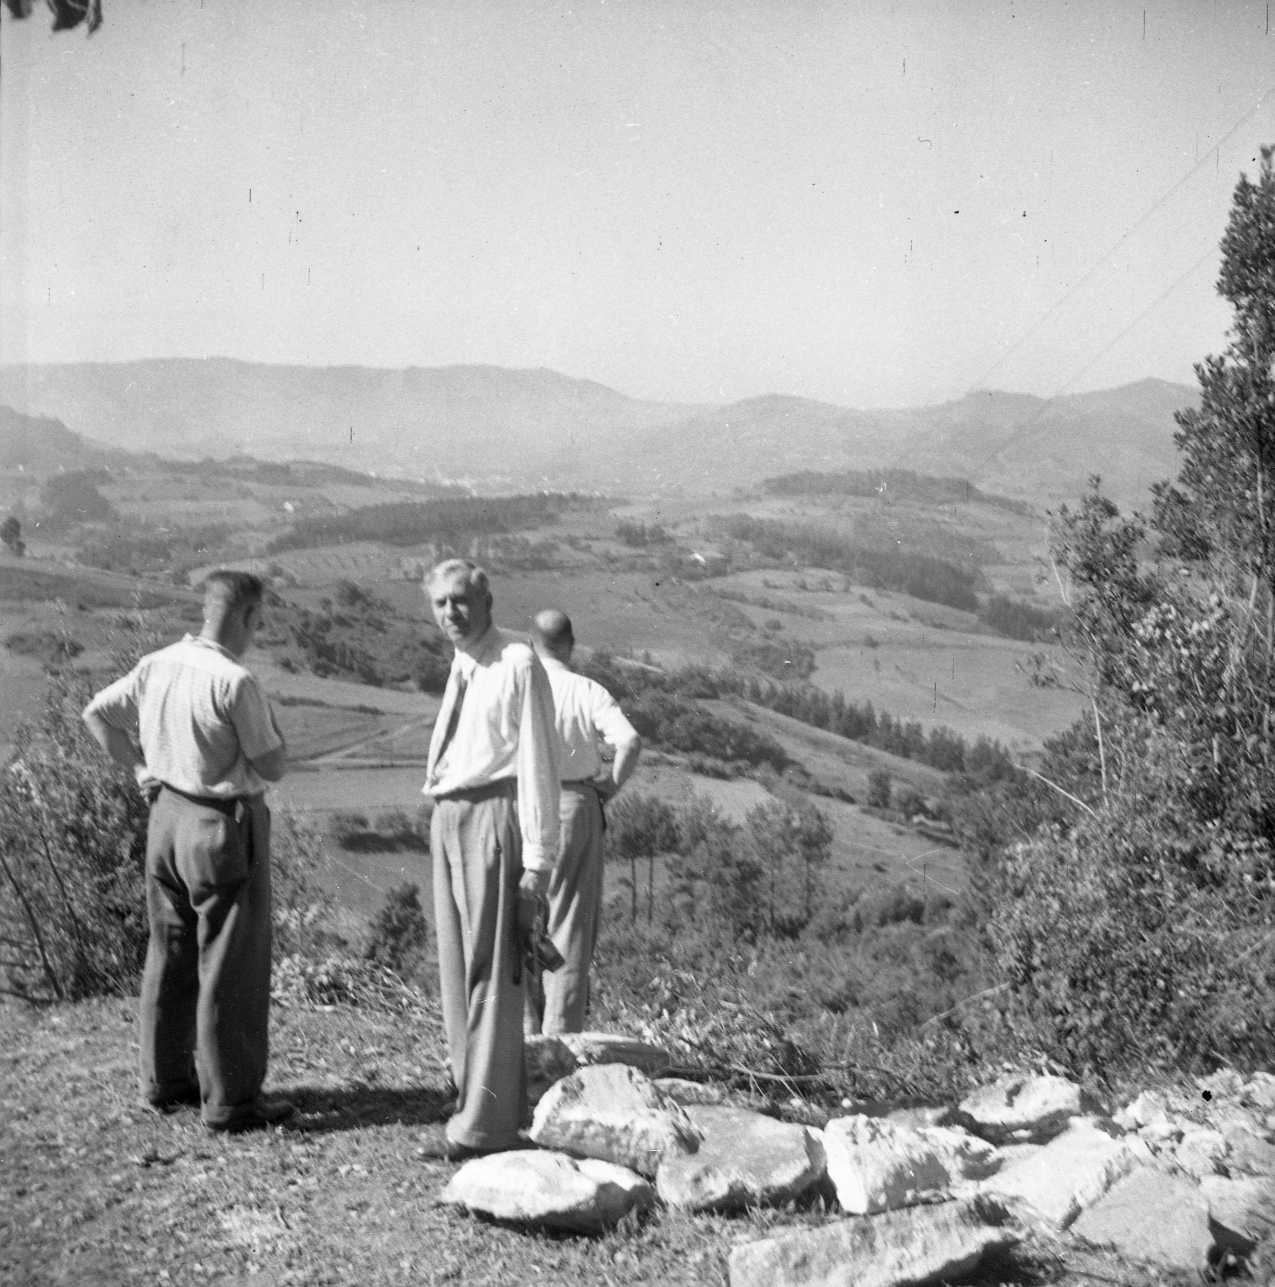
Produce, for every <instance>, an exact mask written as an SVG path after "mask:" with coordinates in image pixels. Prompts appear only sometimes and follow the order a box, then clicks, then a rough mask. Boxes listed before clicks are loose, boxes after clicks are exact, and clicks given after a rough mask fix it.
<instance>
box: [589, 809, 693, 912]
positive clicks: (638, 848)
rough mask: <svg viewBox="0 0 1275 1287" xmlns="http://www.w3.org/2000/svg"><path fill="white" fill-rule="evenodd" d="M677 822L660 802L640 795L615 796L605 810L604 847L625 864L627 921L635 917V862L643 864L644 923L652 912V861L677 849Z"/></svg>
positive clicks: (636, 879) (653, 872)
mask: <svg viewBox="0 0 1275 1287" xmlns="http://www.w3.org/2000/svg"><path fill="white" fill-rule="evenodd" d="M677 840H678V835H677V823H676V820H675V815H674V813H673V810H672V809H671V808H669V806H668V805H667V804H665V803H664V801H663V800H657V799H656V798H655V797H654V796H649V795H642V794H640V793H634V794H625V795H622V796H619V797H618V798H617V799H616V800H615V801H614V803H612V804H611V805H609V806H608V808H607V844H608V846H609V848H610V850H611V853H612V854H613V855H614V856H615V857H616V858H618V859H620V860H621V861H623V862H627V863H628V865H629V879H628V884H629V919H630V920H633V921H635V920H637V916H638V862H639V860H641V859H642V858H645V859H646V862H647V873H646V901H647V920H648V922H649V921H650V920H651V919H652V917H653V916H654V909H655V859H656V858H657V857H658V856H659V855H660V854H663V853H668V852H670V851H671V850H673V849H675V848H676V847H677Z"/></svg>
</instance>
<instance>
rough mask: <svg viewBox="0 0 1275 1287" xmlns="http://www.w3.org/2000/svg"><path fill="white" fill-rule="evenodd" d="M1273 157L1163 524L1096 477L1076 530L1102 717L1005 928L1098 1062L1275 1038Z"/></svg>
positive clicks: (1081, 620)
mask: <svg viewBox="0 0 1275 1287" xmlns="http://www.w3.org/2000/svg"><path fill="white" fill-rule="evenodd" d="M1271 161H1272V151H1271V149H1269V148H1267V149H1263V152H1262V160H1261V168H1260V171H1259V175H1258V178H1257V180H1256V182H1253V181H1250V180H1248V179H1247V178H1241V179H1240V181H1239V184H1238V186H1237V188H1236V190H1235V199H1234V203H1233V206H1232V210H1231V215H1230V220H1229V223H1228V226H1227V229H1226V233H1225V236H1224V237H1223V240H1222V269H1221V273H1220V276H1219V280H1218V289H1219V291H1220V292H1221V294H1222V295H1223V296H1224V297H1225V298H1226V299H1227V300H1228V301H1229V302H1230V303H1231V305H1232V307H1233V309H1234V321H1233V325H1232V327H1231V330H1230V332H1229V344H1228V345H1227V348H1226V350H1225V351H1224V353H1223V354H1222V355H1220V356H1215V357H1209V358H1207V359H1205V360H1204V361H1203V362H1202V363H1200V364H1198V365H1197V367H1196V374H1197V377H1198V379H1199V382H1200V389H1201V405H1200V408H1199V410H1198V411H1184V412H1181V413H1180V414H1179V415H1178V416H1177V423H1178V433H1177V436H1176V440H1177V444H1178V448H1179V451H1180V453H1181V461H1180V469H1179V473H1178V476H1177V478H1176V480H1174V481H1173V482H1171V483H1165V484H1162V485H1161V486H1159V487H1158V488H1156V489H1155V493H1154V507H1153V512H1152V515H1151V516H1150V518H1149V519H1142V518H1139V517H1137V516H1134V517H1132V518H1127V517H1125V516H1123V515H1122V514H1121V513H1120V512H1119V510H1118V509H1117V508H1116V506H1115V505H1114V504H1113V503H1112V502H1111V501H1110V500H1108V499H1107V498H1106V497H1104V496H1103V495H1102V494H1101V492H1100V491H1099V489H1098V486H1097V480H1095V482H1094V486H1093V487H1092V488H1091V490H1090V492H1089V494H1088V495H1087V496H1085V497H1084V499H1083V500H1082V501H1081V503H1080V505H1079V506H1078V507H1077V508H1076V509H1075V510H1067V509H1064V510H1063V511H1062V513H1061V514H1060V518H1059V523H1058V526H1057V530H1056V535H1055V550H1054V556H1055V559H1056V560H1057V562H1058V564H1059V566H1060V568H1061V569H1062V571H1063V572H1064V573H1065V574H1066V575H1067V577H1069V579H1070V582H1071V586H1072V609H1073V611H1072V621H1071V623H1070V625H1069V626H1068V628H1067V629H1066V631H1065V632H1064V633H1065V638H1066V639H1067V641H1068V643H1069V646H1070V647H1071V649H1072V652H1073V655H1074V656H1075V657H1076V658H1077V660H1078V661H1079V662H1080V664H1081V670H1082V674H1083V676H1084V684H1083V686H1084V689H1085V691H1086V692H1087V694H1088V696H1089V698H1090V702H1091V710H1090V715H1089V717H1088V719H1087V723H1088V725H1089V729H1088V731H1087V733H1086V734H1084V735H1082V734H1080V733H1077V734H1076V735H1075V736H1073V737H1071V738H1069V739H1065V740H1064V741H1062V742H1060V743H1057V744H1056V745H1055V746H1053V747H1052V748H1051V749H1050V754H1049V756H1048V757H1047V758H1046V761H1045V763H1044V765H1042V769H1041V776H1042V778H1043V779H1044V780H1045V781H1046V782H1047V783H1048V785H1049V788H1050V789H1051V790H1052V791H1053V793H1054V794H1055V796H1056V797H1057V799H1056V801H1055V804H1054V809H1055V811H1057V812H1056V814H1055V817H1054V819H1053V820H1052V821H1049V822H1047V823H1046V825H1045V826H1043V827H1042V828H1041V829H1039V830H1037V831H1036V832H1035V833H1034V834H1033V835H1031V836H1030V838H1028V839H1027V840H1025V841H1024V842H1020V843H1011V844H1009V845H1007V846H1006V847H1005V848H1004V849H1003V850H1002V853H1001V858H1000V862H999V866H998V868H997V870H996V874H995V877H994V879H993V881H992V890H991V893H992V903H993V905H992V918H991V925H990V934H991V938H992V941H993V943H994V945H995V949H996V952H997V956H998V961H999V966H1000V968H1001V970H1002V973H1003V976H1004V978H1005V980H1006V981H1007V982H1008V983H1009V984H1010V986H1011V989H1012V992H1013V996H1014V999H1015V1005H1016V1014H1017V1017H1018V1018H1020V1019H1022V1020H1024V1021H1025V1022H1027V1023H1028V1024H1029V1025H1030V1026H1031V1027H1032V1029H1033V1033H1034V1037H1035V1039H1036V1040H1038V1041H1039V1042H1040V1044H1041V1045H1043V1046H1044V1048H1045V1049H1046V1051H1047V1053H1049V1054H1051V1055H1053V1056H1054V1057H1056V1058H1059V1059H1063V1060H1066V1061H1068V1062H1071V1063H1073V1064H1080V1065H1082V1066H1085V1067H1088V1068H1091V1069H1094V1070H1097V1071H1103V1072H1105V1071H1108V1070H1111V1069H1114V1068H1118V1067H1120V1066H1121V1065H1125V1064H1130V1063H1134V1064H1141V1065H1144V1066H1146V1065H1162V1066H1172V1067H1181V1066H1183V1065H1186V1066H1194V1065H1201V1064H1208V1063H1212V1062H1216V1061H1218V1060H1229V1061H1233V1062H1237V1063H1238V1062H1243V1061H1248V1062H1253V1061H1255V1060H1258V1059H1262V1058H1265V1056H1266V1052H1269V1050H1270V1049H1271V1047H1272V1045H1273V1044H1275V951H1272V949H1271V943H1272V939H1273V937H1275V933H1273V931H1275V858H1273V855H1275V765H1273V764H1272V757H1271V749H1272V748H1271V741H1272V733H1273V732H1275V729H1273V728H1272V723H1273V720H1272V711H1273V707H1275V664H1273V663H1275V527H1273V523H1272V517H1273V516H1272V499H1273V498H1272V491H1271V489H1272V483H1273V482H1275V373H1273V372H1272V360H1273V359H1275V173H1272V164H1271ZM1028 807H1029V808H1031V809H1033V810H1035V811H1036V812H1035V817H1036V818H1037V819H1040V818H1041V816H1042V811H1041V809H1040V806H1039V802H1038V800H1037V801H1036V802H1034V803H1031V804H1029V806H1028ZM998 882H999V883H998Z"/></svg>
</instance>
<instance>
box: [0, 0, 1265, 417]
mask: <svg viewBox="0 0 1275 1287" xmlns="http://www.w3.org/2000/svg"><path fill="white" fill-rule="evenodd" d="M104 5H105V19H106V20H105V23H104V25H103V26H102V28H101V29H100V30H99V31H98V32H97V33H96V34H95V35H94V36H92V37H91V38H87V37H86V36H85V35H84V33H83V31H82V30H80V31H76V32H71V33H63V34H59V35H57V36H55V35H53V34H52V33H51V31H50V30H49V19H48V16H47V15H46V14H45V13H44V12H43V10H42V9H39V10H37V12H36V14H35V15H34V16H33V17H32V18H30V19H28V20H27V21H25V22H15V21H12V20H10V19H9V16H8V14H7V13H5V14H4V21H3V22H2V23H0V56H2V57H3V65H2V71H0V192H2V194H3V195H2V196H0V260H2V263H0V360H2V361H5V362H22V361H31V362H46V361H73V360H120V359H129V358H141V357H164V356H210V355H225V356H231V357H239V358H245V359H250V360H255V361H263V362H290V363H304V364H313V365H320V364H329V363H358V364H365V365H371V366H381V367H402V366H409V365H414V366H439V365H446V364H450V363H470V362H485V363H494V364H497V365H501V366H514V367H536V366H547V367H552V368H554V369H555V370H558V371H562V372H564V373H566V374H569V375H573V376H580V377H585V378H589V379H594V380H598V381H601V382H602V383H604V384H608V385H611V386H612V387H614V388H617V389H619V390H621V391H623V392H625V393H628V394H631V395H633V396H636V397H644V398H665V399H677V400H693V401H726V400H732V399H736V398H741V397H747V396H751V395H754V394H761V393H766V392H779V393H792V394H800V395H804V396H808V397H815V398H822V399H826V400H829V401H833V402H839V403H843V404H846V405H850V406H860V407H882V406H899V405H917V404H921V403H928V402H938V401H942V400H945V399H948V398H955V397H960V396H961V395H962V394H964V393H965V392H967V391H968V390H970V389H971V388H974V387H991V388H999V389H1011V390H1017V391H1024V392H1031V393H1037V394H1041V395H1050V394H1054V393H1059V392H1072V391H1079V390H1084V389H1093V388H1105V387H1110V386H1112V385H1116V384H1121V383H1124V382H1127V381H1130V380H1135V379H1140V378H1142V377H1144V376H1159V377H1161V378H1164V379H1170V380H1180V381H1183V382H1187V383H1191V382H1193V378H1194V377H1193V375H1192V370H1191V366H1192V363H1193V362H1194V361H1196V360H1198V359H1199V358H1201V357H1203V356H1204V354H1205V353H1208V352H1215V351H1217V350H1219V349H1220V348H1221V347H1222V345H1223V343H1224V330H1225V327H1226V325H1227V323H1228V320H1229V316H1228V313H1227V310H1226V308H1225V306H1224V305H1223V303H1222V302H1221V301H1220V300H1218V298H1217V296H1216V293H1215V291H1214V281H1215V279H1216V274H1217V243H1218V240H1219V238H1220V236H1221V234H1222V231H1223V227H1224V225H1225V221H1226V217H1227V212H1228V210H1229V206H1230V198H1231V193H1232V191H1233V188H1234V185H1235V182H1236V179H1237V177H1238V175H1239V173H1240V172H1241V171H1245V172H1247V173H1249V174H1254V173H1255V172H1256V168H1257V157H1258V147H1259V145H1260V144H1261V143H1263V142H1265V143H1272V142H1275V92H1272V87H1275V35H1272V34H1271V32H1270V30H1269V27H1270V21H1271V20H1270V14H1269V8H1270V6H1269V5H1268V4H1267V0H1199V2H1194V3H1188V2H1186V0H1181V2H1173V3H1168V2H1164V0H1146V3H1124V2H1123V0H1079V2H1073V3H1066V2H1064V0H1037V2H1034V3H1021V2H1020V3H1009V2H1007V0H949V2H948V3H930V2H928V0H917V2H916V3H908V2H906V0H897V2H896V3H886V2H885V0H857V2H856V3H849V0H835V2H834V0H827V2H822V0H821V2H815V0H787V2H784V3H781V2H780V0H729V2H726V3H710V2H707V0H680V2H678V3H672V2H671V0H670V2H665V0H627V2H624V0H622V2H617V0H564V2H563V3H558V4H547V3H543V2H542V0H520V2H517V3H515V2H512V0H511V2H508V3H506V2H504V0H459V2H457V3H436V2H435V0H256V2H255V3H254V2H253V0H104Z"/></svg>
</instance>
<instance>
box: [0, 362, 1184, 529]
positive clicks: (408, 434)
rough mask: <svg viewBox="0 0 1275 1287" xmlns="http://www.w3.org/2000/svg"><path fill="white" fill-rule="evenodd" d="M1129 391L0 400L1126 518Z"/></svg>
mask: <svg viewBox="0 0 1275 1287" xmlns="http://www.w3.org/2000/svg"><path fill="white" fill-rule="evenodd" d="M1194 399H1195V394H1194V391H1193V390H1191V389H1188V388H1187V387H1185V386H1181V385H1172V384H1167V383H1165V382H1163V381H1158V380H1145V381H1142V382H1140V383H1138V384H1134V385H1129V386H1127V387H1125V388H1122V389H1112V390H1106V391H1103V392H1099V393H1085V394H1068V395H1065V396H1062V397H1058V398H1054V399H1050V400H1043V399H1039V398H1033V397H1028V396H1026V395H1019V394H1009V393H996V392H980V393H974V394H970V395H968V396H967V397H965V398H962V399H960V400H958V401H955V402H950V403H944V404H942V405H939V406H934V407H921V408H910V409H906V410H890V411H882V410H853V409H850V408H846V407H839V406H835V405H832V404H828V403H821V402H816V401H812V400H810V399H804V398H794V397H780V396H768V397H761V398H751V399H747V400H745V401H742V402H738V403H733V404H730V405H727V406H686V405H679V404H670V403H658V402H649V401H642V400H640V399H636V398H630V397H626V396H625V395H624V394H622V393H619V392H616V391H615V390H613V389H608V388H606V387H605V386H603V385H600V384H597V383H595V382H593V381H589V380H579V379H573V378H570V377H568V376H564V375H561V374H559V373H557V372H554V371H548V370H508V369H504V368H500V367H490V366H464V367H439V368H408V369H406V370H385V369H379V368H370V367H323V368H318V367H315V368H311V367H296V366H266V365H262V364H257V363H248V362H239V361H231V360H228V359H221V358H210V359H206V360H196V359H176V358H174V359H163V360H152V361H144V362H128V363H115V364H101V363H74V364H63V365H48V366H31V367H15V366H7V367H0V403H7V404H8V405H10V406H12V407H15V408H17V409H18V410H19V411H21V412H23V413H25V414H28V415H43V416H56V417H57V418H58V419H60V420H61V421H63V422H64V423H65V424H66V425H67V426H68V427H69V428H70V429H72V430H74V431H75V432H76V433H79V434H83V435H87V436H88V437H91V438H94V439H98V440H100V441H102V442H108V443H111V444H114V445H116V446H119V447H124V448H128V449H129V450H133V451H155V452H162V453H165V454H169V455H183V456H187V457H201V456H214V457H222V456H226V455H231V454H236V453H248V454H251V455H254V456H259V457H262V458H264V459H269V460H287V459H297V458H304V459H313V460H321V461H326V462H328V463H332V464H339V465H345V466H348V467H351V468H355V469H359V470H362V471H369V472H375V473H379V474H386V475H399V476H405V477H411V478H417V479H435V480H438V479H447V480H452V481H461V482H466V483H471V484H473V485H474V486H476V487H479V488H481V489H482V490H487V491H493V490H507V491H530V490H537V489H542V488H548V489H570V488H575V489H583V490H602V491H611V492H623V493H625V494H629V495H648V496H649V495H660V494H662V495H678V494H680V495H697V494H705V493H710V492H712V493H717V494H722V493H729V492H730V491H732V490H734V489H735V488H739V487H752V486H755V485H756V484H757V483H758V482H760V481H761V480H762V479H763V478H766V477H768V476H772V475H776V474H782V473H788V472H791V471H793V470H797V469H848V468H865V467H878V468H879V467H888V466H902V467H905V468H910V469H917V470H922V471H926V472H930V473H935V474H947V475H952V474H956V475H960V476H962V477H965V478H968V479H969V480H970V481H971V482H972V483H975V484H976V485H978V486H980V487H987V488H990V489H992V490H996V491H1000V492H1005V493H1007V494H1010V495H1013V496H1016V497H1020V498H1024V499H1027V500H1031V501H1034V502H1037V503H1040V504H1048V505H1053V504H1054V503H1056V502H1057V501H1058V500H1059V499H1060V498H1067V497H1071V496H1074V495H1076V494H1077V493H1078V492H1079V491H1080V490H1081V489H1082V488H1083V486H1084V484H1085V480H1086V479H1087V478H1088V476H1089V475H1090V474H1091V473H1095V472H1097V473H1100V474H1101V475H1102V476H1103V477H1104V479H1105V480H1106V484H1107V488H1108V490H1109V491H1110V492H1111V494H1112V495H1114V496H1116V497H1117V498H1118V499H1120V500H1122V501H1124V502H1131V501H1141V500H1142V499H1143V498H1144V496H1145V491H1146V487H1147V485H1148V483H1150V482H1152V481H1154V480H1157V479H1159V478H1162V477H1166V476H1168V475H1169V474H1171V473H1172V472H1173V455H1174V448H1173V429H1174V425H1173V412H1174V411H1176V410H1177V409H1179V408H1181V407H1183V406H1187V405H1190V404H1192V403H1193V401H1194Z"/></svg>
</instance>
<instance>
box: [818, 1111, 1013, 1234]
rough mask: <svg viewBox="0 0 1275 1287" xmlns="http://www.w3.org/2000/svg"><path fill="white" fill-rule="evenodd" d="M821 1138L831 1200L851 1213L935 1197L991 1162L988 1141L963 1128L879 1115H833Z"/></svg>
mask: <svg viewBox="0 0 1275 1287" xmlns="http://www.w3.org/2000/svg"><path fill="white" fill-rule="evenodd" d="M823 1144H824V1151H825V1152H826V1153H827V1157H828V1178H829V1179H830V1180H831V1181H832V1184H833V1187H834V1188H835V1189H836V1192H837V1201H838V1202H839V1203H840V1205H841V1207H842V1209H843V1210H845V1211H849V1212H851V1213H852V1214H855V1215H867V1214H871V1213H873V1212H877V1211H890V1210H893V1209H895V1208H897V1207H906V1206H912V1205H914V1204H915V1203H918V1202H925V1201H932V1200H935V1199H936V1198H940V1197H943V1196H946V1195H947V1193H948V1191H949V1190H950V1189H951V1188H952V1187H953V1186H954V1185H957V1184H959V1183H960V1182H961V1181H963V1180H965V1179H966V1178H973V1177H981V1176H985V1175H988V1174H989V1173H990V1172H991V1171H992V1170H993V1169H994V1167H995V1160H994V1157H995V1150H994V1148H993V1147H992V1145H990V1144H989V1143H987V1141H985V1140H981V1139H978V1138H976V1137H975V1136H973V1135H970V1134H968V1133H967V1132H966V1131H961V1130H953V1129H951V1128H949V1127H944V1126H915V1127H912V1126H905V1125H903V1124H902V1123H899V1122H894V1121H890V1120H889V1119H887V1118H881V1117H867V1116H863V1115H857V1116H853V1117H837V1118H834V1119H833V1120H832V1121H830V1122H829V1123H828V1125H827V1126H826V1127H825V1128H824V1132H823Z"/></svg>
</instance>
